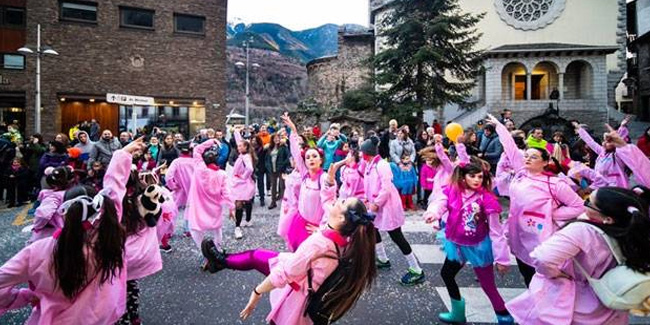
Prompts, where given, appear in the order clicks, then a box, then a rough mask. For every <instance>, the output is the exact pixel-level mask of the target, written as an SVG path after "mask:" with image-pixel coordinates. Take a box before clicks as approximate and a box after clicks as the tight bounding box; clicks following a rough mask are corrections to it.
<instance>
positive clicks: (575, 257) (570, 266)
mask: <svg viewBox="0 0 650 325" xmlns="http://www.w3.org/2000/svg"><path fill="white" fill-rule="evenodd" d="M585 206H586V208H587V209H586V210H585V213H584V214H583V215H582V216H581V217H580V218H579V220H578V221H576V222H572V223H569V224H568V225H567V226H565V227H564V228H562V229H560V230H559V231H558V232H556V233H555V234H554V235H553V236H551V237H550V238H549V239H547V240H546V241H544V242H543V243H542V244H541V245H539V246H538V247H537V248H535V249H534V250H533V251H532V253H531V258H532V259H533V265H535V267H536V269H537V274H535V276H534V277H533V280H532V282H531V283H530V288H529V289H528V290H527V291H526V292H524V293H523V294H522V295H520V296H519V297H517V298H515V299H514V300H512V301H510V302H508V304H507V307H508V310H510V312H511V313H512V315H513V316H514V318H515V319H516V320H517V322H519V323H521V324H530V323H545V324H550V323H553V324H628V323H629V320H628V311H625V310H614V309H609V308H607V307H605V306H604V305H603V304H602V303H601V302H600V300H599V299H598V297H597V296H596V295H595V293H594V290H593V289H592V288H591V286H590V285H589V282H588V281H587V279H586V277H585V275H584V274H583V272H581V271H580V267H581V268H583V269H584V271H585V272H586V273H587V274H588V275H589V276H590V277H592V278H600V277H601V276H602V275H603V274H605V273H606V272H607V271H609V270H610V269H612V268H614V267H615V266H617V264H618V263H617V261H616V258H615V256H614V255H613V253H612V251H611V249H610V247H609V245H608V243H607V241H606V239H605V237H604V236H603V234H601V233H600V232H599V231H602V232H604V234H605V235H606V236H607V237H609V240H612V241H613V242H615V243H617V244H618V246H619V247H620V253H622V256H623V257H624V259H625V265H626V266H627V267H629V268H631V269H632V270H634V271H637V272H640V273H648V272H650V219H649V218H648V202H647V201H645V200H644V199H643V198H641V197H639V196H638V195H636V194H635V192H634V191H632V190H628V189H623V188H617V187H601V188H600V189H598V190H596V191H595V192H593V193H591V196H590V198H589V200H587V201H585Z"/></svg>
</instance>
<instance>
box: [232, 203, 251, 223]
mask: <svg viewBox="0 0 650 325" xmlns="http://www.w3.org/2000/svg"><path fill="white" fill-rule="evenodd" d="M241 202H243V204H242V206H241V207H240V208H237V209H236V210H235V225H236V226H237V227H239V225H241V221H242V218H243V217H244V216H243V215H244V209H245V210H246V221H251V213H253V200H248V201H241Z"/></svg>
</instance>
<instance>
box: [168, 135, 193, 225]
mask: <svg viewBox="0 0 650 325" xmlns="http://www.w3.org/2000/svg"><path fill="white" fill-rule="evenodd" d="M177 146H178V149H179V150H180V151H181V155H180V157H178V158H177V159H174V161H172V163H171V164H170V165H169V169H167V174H165V185H166V186H167V188H169V189H170V190H171V191H172V193H173V196H174V202H175V203H176V207H177V208H178V214H179V215H181V216H183V219H184V220H185V229H186V230H185V231H186V233H185V235H186V236H188V237H189V236H190V234H189V228H188V226H187V218H186V217H185V210H186V208H187V196H188V195H189V192H190V186H191V184H192V175H194V165H195V164H196V161H195V160H194V159H193V158H192V155H191V154H190V143H189V142H181V143H179V144H178V145H177Z"/></svg>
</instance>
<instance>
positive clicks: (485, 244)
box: [425, 159, 514, 324]
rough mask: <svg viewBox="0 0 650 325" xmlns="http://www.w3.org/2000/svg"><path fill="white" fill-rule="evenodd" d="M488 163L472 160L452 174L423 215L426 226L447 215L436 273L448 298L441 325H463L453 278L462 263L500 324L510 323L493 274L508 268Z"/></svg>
mask: <svg viewBox="0 0 650 325" xmlns="http://www.w3.org/2000/svg"><path fill="white" fill-rule="evenodd" d="M491 189H492V181H491V176H490V167H489V164H488V163H487V162H485V161H482V160H479V159H472V161H471V162H470V163H469V164H465V163H461V164H459V165H458V166H456V168H455V169H454V173H453V175H452V178H451V183H450V184H449V186H445V187H444V188H443V190H442V193H440V194H438V195H436V196H435V198H434V199H433V202H431V205H430V206H429V209H428V210H427V213H426V214H425V218H426V222H427V223H432V222H434V221H436V220H440V218H441V216H442V215H443V214H445V213H449V215H448V217H447V225H446V227H445V241H444V246H443V247H444V251H445V254H446V255H447V257H446V258H445V262H444V264H443V266H442V269H441V270H440V275H441V276H442V280H443V281H444V282H445V286H446V287H447V291H448V292H449V297H451V311H450V312H447V313H441V314H440V315H439V316H438V318H439V319H440V320H441V321H443V322H445V323H465V322H466V321H467V319H466V317H465V300H464V299H463V298H462V297H461V295H460V290H459V288H458V284H457V283H456V280H455V278H456V275H458V272H460V270H461V269H462V268H463V266H464V265H465V263H467V262H469V263H471V264H472V268H473V269H474V273H476V277H477V278H478V281H479V283H480V284H481V288H483V291H484V292H485V294H486V295H487V296H488V298H489V299H490V302H491V303H492V308H494V311H495V313H496V316H497V321H498V323H499V324H514V320H513V319H512V316H510V314H509V313H508V311H507V310H506V307H505V303H504V301H503V298H502V297H501V295H500V294H499V292H498V291H497V287H496V283H495V280H494V271H493V270H492V269H493V267H494V264H495V262H496V267H497V269H498V270H499V272H500V273H505V272H506V271H507V270H508V265H510V255H509V253H508V245H507V243H506V238H505V235H504V232H503V227H502V225H501V223H500V221H499V214H500V213H501V205H500V204H499V201H498V200H497V198H496V196H495V195H494V194H493V193H492V192H491Z"/></svg>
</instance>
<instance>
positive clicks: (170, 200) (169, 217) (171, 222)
mask: <svg viewBox="0 0 650 325" xmlns="http://www.w3.org/2000/svg"><path fill="white" fill-rule="evenodd" d="M161 193H162V197H163V198H164V199H165V202H164V203H163V204H162V206H161V209H162V212H161V214H160V219H158V223H157V224H156V235H157V237H158V241H161V240H162V238H163V237H164V236H165V235H168V236H172V235H173V234H174V227H175V225H176V216H177V215H178V207H177V206H176V202H175V201H174V196H173V195H172V193H171V192H170V191H169V190H168V189H167V188H165V187H161Z"/></svg>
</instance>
